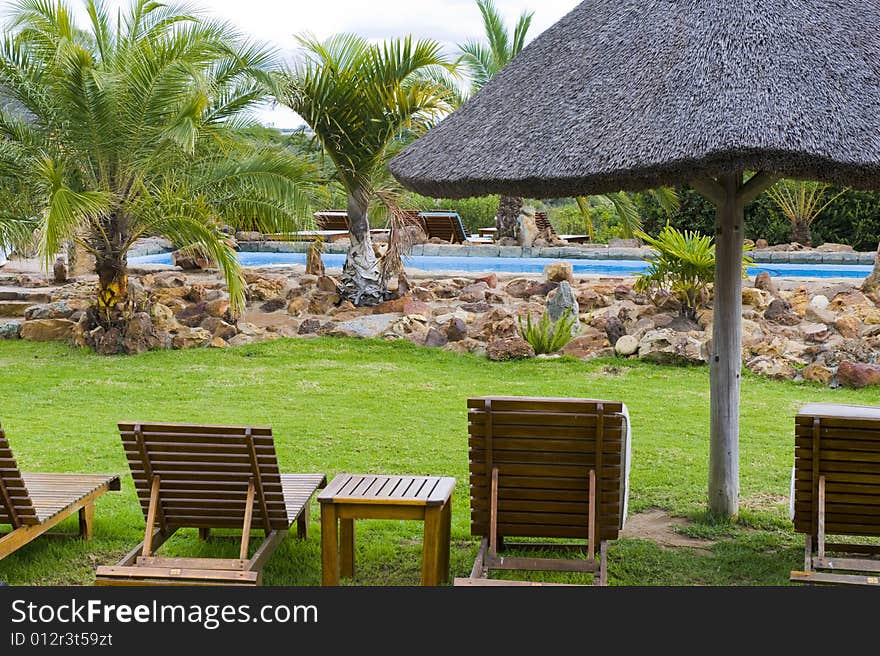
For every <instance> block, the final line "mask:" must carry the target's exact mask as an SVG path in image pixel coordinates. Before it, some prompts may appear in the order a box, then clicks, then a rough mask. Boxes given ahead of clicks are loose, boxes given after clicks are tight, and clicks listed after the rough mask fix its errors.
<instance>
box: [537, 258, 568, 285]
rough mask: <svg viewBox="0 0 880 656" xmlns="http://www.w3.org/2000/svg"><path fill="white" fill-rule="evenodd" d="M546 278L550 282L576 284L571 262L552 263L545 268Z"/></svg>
mask: <svg viewBox="0 0 880 656" xmlns="http://www.w3.org/2000/svg"><path fill="white" fill-rule="evenodd" d="M544 277H545V278H546V279H547V281H548V282H562V281H567V282H569V283H573V282H574V270H573V268H572V266H571V262H551V263H550V264H548V265H547V266H545V267H544Z"/></svg>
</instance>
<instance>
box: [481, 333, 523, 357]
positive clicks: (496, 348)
mask: <svg viewBox="0 0 880 656" xmlns="http://www.w3.org/2000/svg"><path fill="white" fill-rule="evenodd" d="M486 355H487V356H488V358H489V359H490V360H494V361H503V360H522V359H525V358H533V357H535V349H533V348H532V345H531V344H529V343H528V342H527V341H526V340H524V339H523V338H522V337H507V338H505V339H495V340H493V341H492V342H490V343H489V346H488V347H487V348H486Z"/></svg>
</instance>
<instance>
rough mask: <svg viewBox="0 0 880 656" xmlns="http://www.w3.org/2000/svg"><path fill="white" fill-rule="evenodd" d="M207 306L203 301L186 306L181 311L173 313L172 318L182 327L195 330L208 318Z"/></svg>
mask: <svg viewBox="0 0 880 656" xmlns="http://www.w3.org/2000/svg"><path fill="white" fill-rule="evenodd" d="M207 305H208V304H207V303H205V302H204V301H201V302H199V303H193V304H191V305H187V306H186V307H185V308H183V309H182V310H179V311H177V312H175V313H174V318H175V319H177V321H178V322H180V323H181V324H183V325H184V326H187V327H189V328H196V327H197V326H199V324H201V323H202V321H204V320H205V319H206V318H207V317H208V316H209V315H208V308H207Z"/></svg>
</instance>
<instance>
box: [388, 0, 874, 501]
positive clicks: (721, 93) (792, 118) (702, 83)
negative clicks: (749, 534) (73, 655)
mask: <svg viewBox="0 0 880 656" xmlns="http://www.w3.org/2000/svg"><path fill="white" fill-rule="evenodd" d="M391 170H392V172H393V173H394V175H395V176H396V177H397V178H398V179H399V180H400V181H401V182H402V183H404V184H405V185H406V186H408V187H410V188H412V189H414V190H416V191H418V192H420V193H422V194H425V195H428V196H434V197H465V196H475V195H481V194H486V193H493V192H494V193H500V194H505V195H510V196H526V197H533V198H553V197H561V196H580V195H587V194H593V193H600V192H607V191H617V190H621V189H629V190H638V189H644V188H648V187H656V186H659V185H661V184H676V183H683V182H689V183H690V184H691V185H693V186H694V187H695V188H696V189H697V190H698V191H699V192H700V193H702V194H703V195H705V196H707V197H708V198H709V199H711V200H712V202H713V203H714V204H715V206H716V208H717V217H716V223H715V239H716V264H715V298H714V315H713V316H714V320H713V324H712V325H713V329H712V358H711V410H710V416H711V425H710V448H709V453H710V455H709V490H708V491H709V509H710V511H712V512H714V513H718V514H725V515H731V514H734V513H736V512H737V509H738V495H739V464H738V463H739V392H740V378H741V370H742V361H741V352H742V322H741V318H742V297H741V286H742V249H743V207H744V205H745V204H747V203H748V202H750V201H751V200H753V199H754V198H756V197H757V196H758V195H759V194H760V193H761V192H762V191H764V190H765V189H766V188H767V187H768V186H769V185H770V184H772V183H773V181H774V180H775V179H776V178H777V177H778V176H779V175H785V176H791V177H797V178H812V179H818V180H826V181H829V182H836V183H840V184H847V185H852V186H859V187H864V188H880V4H878V3H876V2H864V0H679V1H675V0H588V1H587V2H583V3H581V4H580V5H579V6H578V7H576V8H575V9H574V10H573V11H572V12H571V13H570V14H568V15H567V16H565V17H564V18H563V19H562V20H560V21H559V22H558V23H557V24H556V25H554V26H553V27H551V28H550V29H549V30H547V31H546V32H545V33H544V34H542V35H541V36H540V37H538V38H537V39H536V40H535V41H534V42H533V43H532V44H531V45H529V46H528V47H527V48H526V49H525V50H523V52H522V53H521V54H520V55H519V56H518V57H517V58H516V59H515V60H514V61H513V62H512V63H511V64H510V65H509V66H508V67H507V68H505V69H504V70H503V71H502V72H501V73H500V74H499V75H497V76H496V77H495V78H494V79H493V80H492V81H491V82H490V83H489V84H488V85H487V86H486V87H485V88H484V89H483V90H482V91H481V92H480V93H478V94H477V95H476V96H475V97H474V98H473V99H472V100H471V101H470V102H468V103H467V104H466V105H465V106H464V107H463V108H462V109H460V110H459V111H458V112H456V113H455V114H453V115H452V116H450V117H449V118H447V119H446V120H444V121H443V122H442V123H441V124H440V125H439V126H438V127H436V128H435V129H434V130H432V131H431V132H430V133H428V134H427V135H426V136H425V137H423V138H421V139H419V140H418V141H416V143H414V144H412V145H411V146H410V147H409V148H407V149H406V150H404V151H403V152H402V153H401V154H400V155H398V156H397V157H396V158H395V159H394V160H392V163H391ZM744 171H757V173H756V174H755V175H754V176H752V177H751V178H750V179H749V180H748V181H747V182H744V175H743V172H744ZM814 494H815V492H814Z"/></svg>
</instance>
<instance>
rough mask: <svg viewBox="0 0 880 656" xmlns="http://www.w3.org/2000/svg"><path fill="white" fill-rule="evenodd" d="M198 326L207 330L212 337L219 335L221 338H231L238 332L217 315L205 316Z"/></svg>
mask: <svg viewBox="0 0 880 656" xmlns="http://www.w3.org/2000/svg"><path fill="white" fill-rule="evenodd" d="M200 327H201V328H204V329H205V330H207V331H208V332H209V333H211V334H212V335H213V336H214V337H219V338H220V339H223V340H228V339H232V338H233V337H235V336H236V335H237V334H238V331H237V330H236V329H235V326H233V325H231V324H228V323H226V322H225V321H223V319H220V318H219V317H208V318H206V319H205V320H204V321H202V323H201V325H200Z"/></svg>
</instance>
